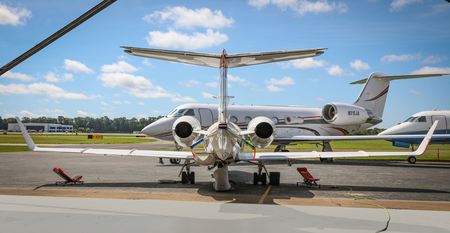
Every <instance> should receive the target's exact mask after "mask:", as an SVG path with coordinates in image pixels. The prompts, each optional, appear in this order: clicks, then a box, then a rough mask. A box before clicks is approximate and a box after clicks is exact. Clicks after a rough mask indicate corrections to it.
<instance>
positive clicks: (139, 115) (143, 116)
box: [136, 114, 147, 118]
mask: <svg viewBox="0 0 450 233" xmlns="http://www.w3.org/2000/svg"><path fill="white" fill-rule="evenodd" d="M136 116H137V118H147V115H144V114H137V115H136Z"/></svg>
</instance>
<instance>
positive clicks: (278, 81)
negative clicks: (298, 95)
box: [265, 77, 295, 86]
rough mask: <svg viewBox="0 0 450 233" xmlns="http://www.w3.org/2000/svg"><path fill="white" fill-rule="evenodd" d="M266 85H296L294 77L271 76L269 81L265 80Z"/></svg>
mask: <svg viewBox="0 0 450 233" xmlns="http://www.w3.org/2000/svg"><path fill="white" fill-rule="evenodd" d="M265 82H266V85H284V86H286V85H295V82H294V79H292V78H290V77H284V78H282V79H274V78H271V79H270V80H269V81H267V80H266V81H265Z"/></svg>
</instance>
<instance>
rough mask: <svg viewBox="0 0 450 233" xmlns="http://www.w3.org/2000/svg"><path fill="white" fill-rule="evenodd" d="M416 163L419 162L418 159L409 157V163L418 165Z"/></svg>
mask: <svg viewBox="0 0 450 233" xmlns="http://www.w3.org/2000/svg"><path fill="white" fill-rule="evenodd" d="M416 161H417V159H416V157H414V156H409V157H408V163H412V164H414V163H416Z"/></svg>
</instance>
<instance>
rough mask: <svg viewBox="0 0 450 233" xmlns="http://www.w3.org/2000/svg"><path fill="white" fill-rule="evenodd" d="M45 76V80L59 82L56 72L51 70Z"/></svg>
mask: <svg viewBox="0 0 450 233" xmlns="http://www.w3.org/2000/svg"><path fill="white" fill-rule="evenodd" d="M44 78H45V80H47V82H52V83H55V82H58V78H57V77H56V75H55V73H53V72H51V71H49V72H48V73H47V75H45V76H44Z"/></svg>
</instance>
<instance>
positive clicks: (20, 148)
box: [0, 146, 31, 152]
mask: <svg viewBox="0 0 450 233" xmlns="http://www.w3.org/2000/svg"><path fill="white" fill-rule="evenodd" d="M21 151H31V150H30V148H28V146H0V152H21Z"/></svg>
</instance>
